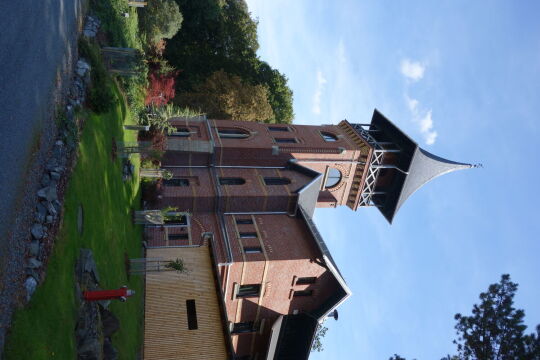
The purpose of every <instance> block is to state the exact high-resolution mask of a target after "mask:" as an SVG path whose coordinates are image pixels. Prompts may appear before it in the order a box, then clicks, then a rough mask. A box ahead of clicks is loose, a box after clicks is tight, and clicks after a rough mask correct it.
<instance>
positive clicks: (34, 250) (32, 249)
mask: <svg viewBox="0 0 540 360" xmlns="http://www.w3.org/2000/svg"><path fill="white" fill-rule="evenodd" d="M28 252H29V253H30V255H31V256H38V254H39V241H37V240H32V241H30V245H29V246H28Z"/></svg>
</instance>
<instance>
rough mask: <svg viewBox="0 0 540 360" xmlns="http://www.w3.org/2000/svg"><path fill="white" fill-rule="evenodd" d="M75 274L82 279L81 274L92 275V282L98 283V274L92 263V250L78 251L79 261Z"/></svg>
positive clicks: (93, 262)
mask: <svg viewBox="0 0 540 360" xmlns="http://www.w3.org/2000/svg"><path fill="white" fill-rule="evenodd" d="M77 272H78V274H79V276H81V277H82V275H83V273H84V272H86V273H89V274H91V275H92V277H93V278H94V280H95V281H96V282H97V283H99V274H98V271H97V266H96V263H95V261H94V256H93V254H92V250H90V249H81V250H80V251H79V261H78V263H77Z"/></svg>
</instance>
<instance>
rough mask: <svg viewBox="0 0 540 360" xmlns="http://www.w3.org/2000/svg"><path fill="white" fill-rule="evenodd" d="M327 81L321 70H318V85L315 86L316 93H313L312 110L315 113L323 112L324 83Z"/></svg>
mask: <svg viewBox="0 0 540 360" xmlns="http://www.w3.org/2000/svg"><path fill="white" fill-rule="evenodd" d="M326 83H327V81H326V78H325V77H324V75H323V73H322V71H321V70H317V87H316V88H315V94H313V106H312V107H311V111H313V113H314V114H317V115H319V114H320V113H321V96H322V92H323V90H324V85H325V84H326Z"/></svg>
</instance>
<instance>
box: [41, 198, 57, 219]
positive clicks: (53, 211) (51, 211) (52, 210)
mask: <svg viewBox="0 0 540 360" xmlns="http://www.w3.org/2000/svg"><path fill="white" fill-rule="evenodd" d="M41 204H42V205H44V206H45V207H46V209H47V213H48V214H49V215H52V216H53V217H56V216H57V215H58V211H56V209H55V208H54V206H53V204H52V203H50V202H48V201H42V202H41Z"/></svg>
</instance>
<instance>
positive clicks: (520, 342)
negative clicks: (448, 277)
mask: <svg viewBox="0 0 540 360" xmlns="http://www.w3.org/2000/svg"><path fill="white" fill-rule="evenodd" d="M517 288H518V284H516V283H513V282H511V281H510V275H508V274H505V275H502V276H501V280H500V282H499V283H498V284H492V285H490V286H489V288H488V291H487V292H485V293H481V294H480V300H481V303H480V305H477V304H475V305H474V306H473V310H472V315H471V316H464V315H461V314H456V315H455V317H454V318H455V319H456V320H457V324H456V333H457V335H458V338H457V340H454V343H455V344H456V345H457V350H458V357H459V359H465V360H476V359H478V360H482V359H493V360H499V359H500V360H502V359H505V360H506V359H516V360H517V359H520V360H528V359H531V360H533V359H539V358H540V339H539V336H540V325H538V326H537V329H536V331H537V334H536V335H535V334H534V333H532V334H530V335H526V334H524V332H525V330H526V329H527V326H526V325H524V324H523V318H524V317H525V312H524V311H523V310H521V309H515V308H514V306H513V305H514V295H515V293H516V291H517Z"/></svg>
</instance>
